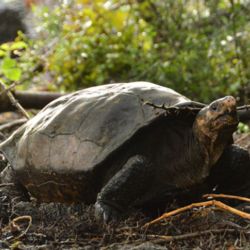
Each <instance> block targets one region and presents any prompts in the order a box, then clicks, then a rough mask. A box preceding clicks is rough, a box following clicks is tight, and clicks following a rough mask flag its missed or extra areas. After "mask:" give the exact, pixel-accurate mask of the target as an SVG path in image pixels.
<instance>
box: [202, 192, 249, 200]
mask: <svg viewBox="0 0 250 250" xmlns="http://www.w3.org/2000/svg"><path fill="white" fill-rule="evenodd" d="M203 198H207V199H209V198H226V199H233V200H240V201H246V202H250V198H247V197H242V196H237V195H229V194H205V195H203Z"/></svg>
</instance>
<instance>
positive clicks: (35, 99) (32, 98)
mask: <svg viewBox="0 0 250 250" xmlns="http://www.w3.org/2000/svg"><path fill="white" fill-rule="evenodd" d="M7 89H8V88H6V89H5V90H7ZM5 90H3V91H2V95H0V112H7V111H15V110H16V109H17V108H16V106H14V105H13V104H12V103H11V101H10V100H9V97H8V95H7V91H5ZM9 92H10V91H9ZM11 93H12V95H13V96H14V98H15V99H16V100H17V101H18V102H19V103H20V104H21V105H22V107H24V108H25V109H42V108H43V107H44V106H46V105H47V104H48V103H50V102H51V101H53V100H55V99H56V98H58V97H60V96H62V95H63V94H61V93H51V92H30V91H13V92H11Z"/></svg>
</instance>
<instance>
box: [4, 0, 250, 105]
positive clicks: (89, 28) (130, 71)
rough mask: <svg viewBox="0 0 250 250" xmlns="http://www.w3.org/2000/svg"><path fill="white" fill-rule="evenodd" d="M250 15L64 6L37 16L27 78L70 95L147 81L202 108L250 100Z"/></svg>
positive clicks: (108, 4)
mask: <svg viewBox="0 0 250 250" xmlns="http://www.w3.org/2000/svg"><path fill="white" fill-rule="evenodd" d="M249 9H250V5H249V3H248V1H236V0H230V1H228V0H217V1H203V0H198V1H192V0H185V1H183V0H168V1H162V0H154V1H152V0H140V1H128V0H122V1H121V0H120V1H118V0H95V1H90V0H69V1H63V3H61V4H59V5H58V6H57V7H55V8H54V9H48V8H43V9H37V10H36V13H35V15H36V16H40V18H41V25H40V27H39V30H40V33H39V38H38V39H37V40H36V41H35V42H34V44H33V45H32V46H31V48H32V49H31V50H27V51H26V55H24V57H23V62H25V63H23V64H22V67H23V71H24V72H26V73H25V74H24V75H25V77H26V78H27V75H30V76H32V77H33V75H34V71H32V70H31V68H39V71H35V73H36V78H35V79H36V80H37V81H38V82H43V83H46V84H47V86H49V88H53V87H54V86H59V87H60V88H61V89H65V90H72V89H78V88H82V87H87V86H92V85H98V84H104V83H110V82H116V81H118V82H122V81H135V80H146V81H152V82H155V83H159V84H161V85H164V86H168V87H171V88H174V89H176V90H177V91H180V92H182V93H183V94H186V95H188V96H189V97H190V98H194V99H198V100H199V101H209V100H211V99H212V98H217V97H219V96H222V95H225V94H234V95H239V96H240V97H241V98H243V97H247V95H249V92H250V90H249V79H250V66H249V62H248V58H249V56H250V50H249V48H250V17H249V14H248V13H249ZM0 53H1V52H0ZM40 66H41V67H40ZM45 74H46V77H44V76H45ZM33 78H34V77H33ZM33 81H34V79H33Z"/></svg>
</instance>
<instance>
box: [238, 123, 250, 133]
mask: <svg viewBox="0 0 250 250" xmlns="http://www.w3.org/2000/svg"><path fill="white" fill-rule="evenodd" d="M249 132H250V128H249V126H248V125H247V124H244V123H242V122H240V123H239V125H238V129H237V133H240V134H241V133H249Z"/></svg>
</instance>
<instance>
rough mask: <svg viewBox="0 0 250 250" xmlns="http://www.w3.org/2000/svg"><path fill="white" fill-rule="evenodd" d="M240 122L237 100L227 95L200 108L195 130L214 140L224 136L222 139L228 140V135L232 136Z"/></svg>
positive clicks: (200, 134)
mask: <svg viewBox="0 0 250 250" xmlns="http://www.w3.org/2000/svg"><path fill="white" fill-rule="evenodd" d="M238 122H239V121H238V116H237V111H236V100H235V98H234V97H232V96H226V97H224V98H221V99H218V100H216V101H214V102H212V103H211V104H210V105H208V106H206V107H204V108H203V109H202V110H200V112H199V113H198V114H197V116H196V120H195V123H194V130H195V133H198V135H199V136H202V135H203V136H206V137H208V138H210V139H212V140H216V139H217V138H218V137H223V138H224V139H222V140H226V138H227V137H228V139H231V138H232V134H233V132H234V131H235V130H236V128H237V125H238ZM224 142H225V141H224Z"/></svg>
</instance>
